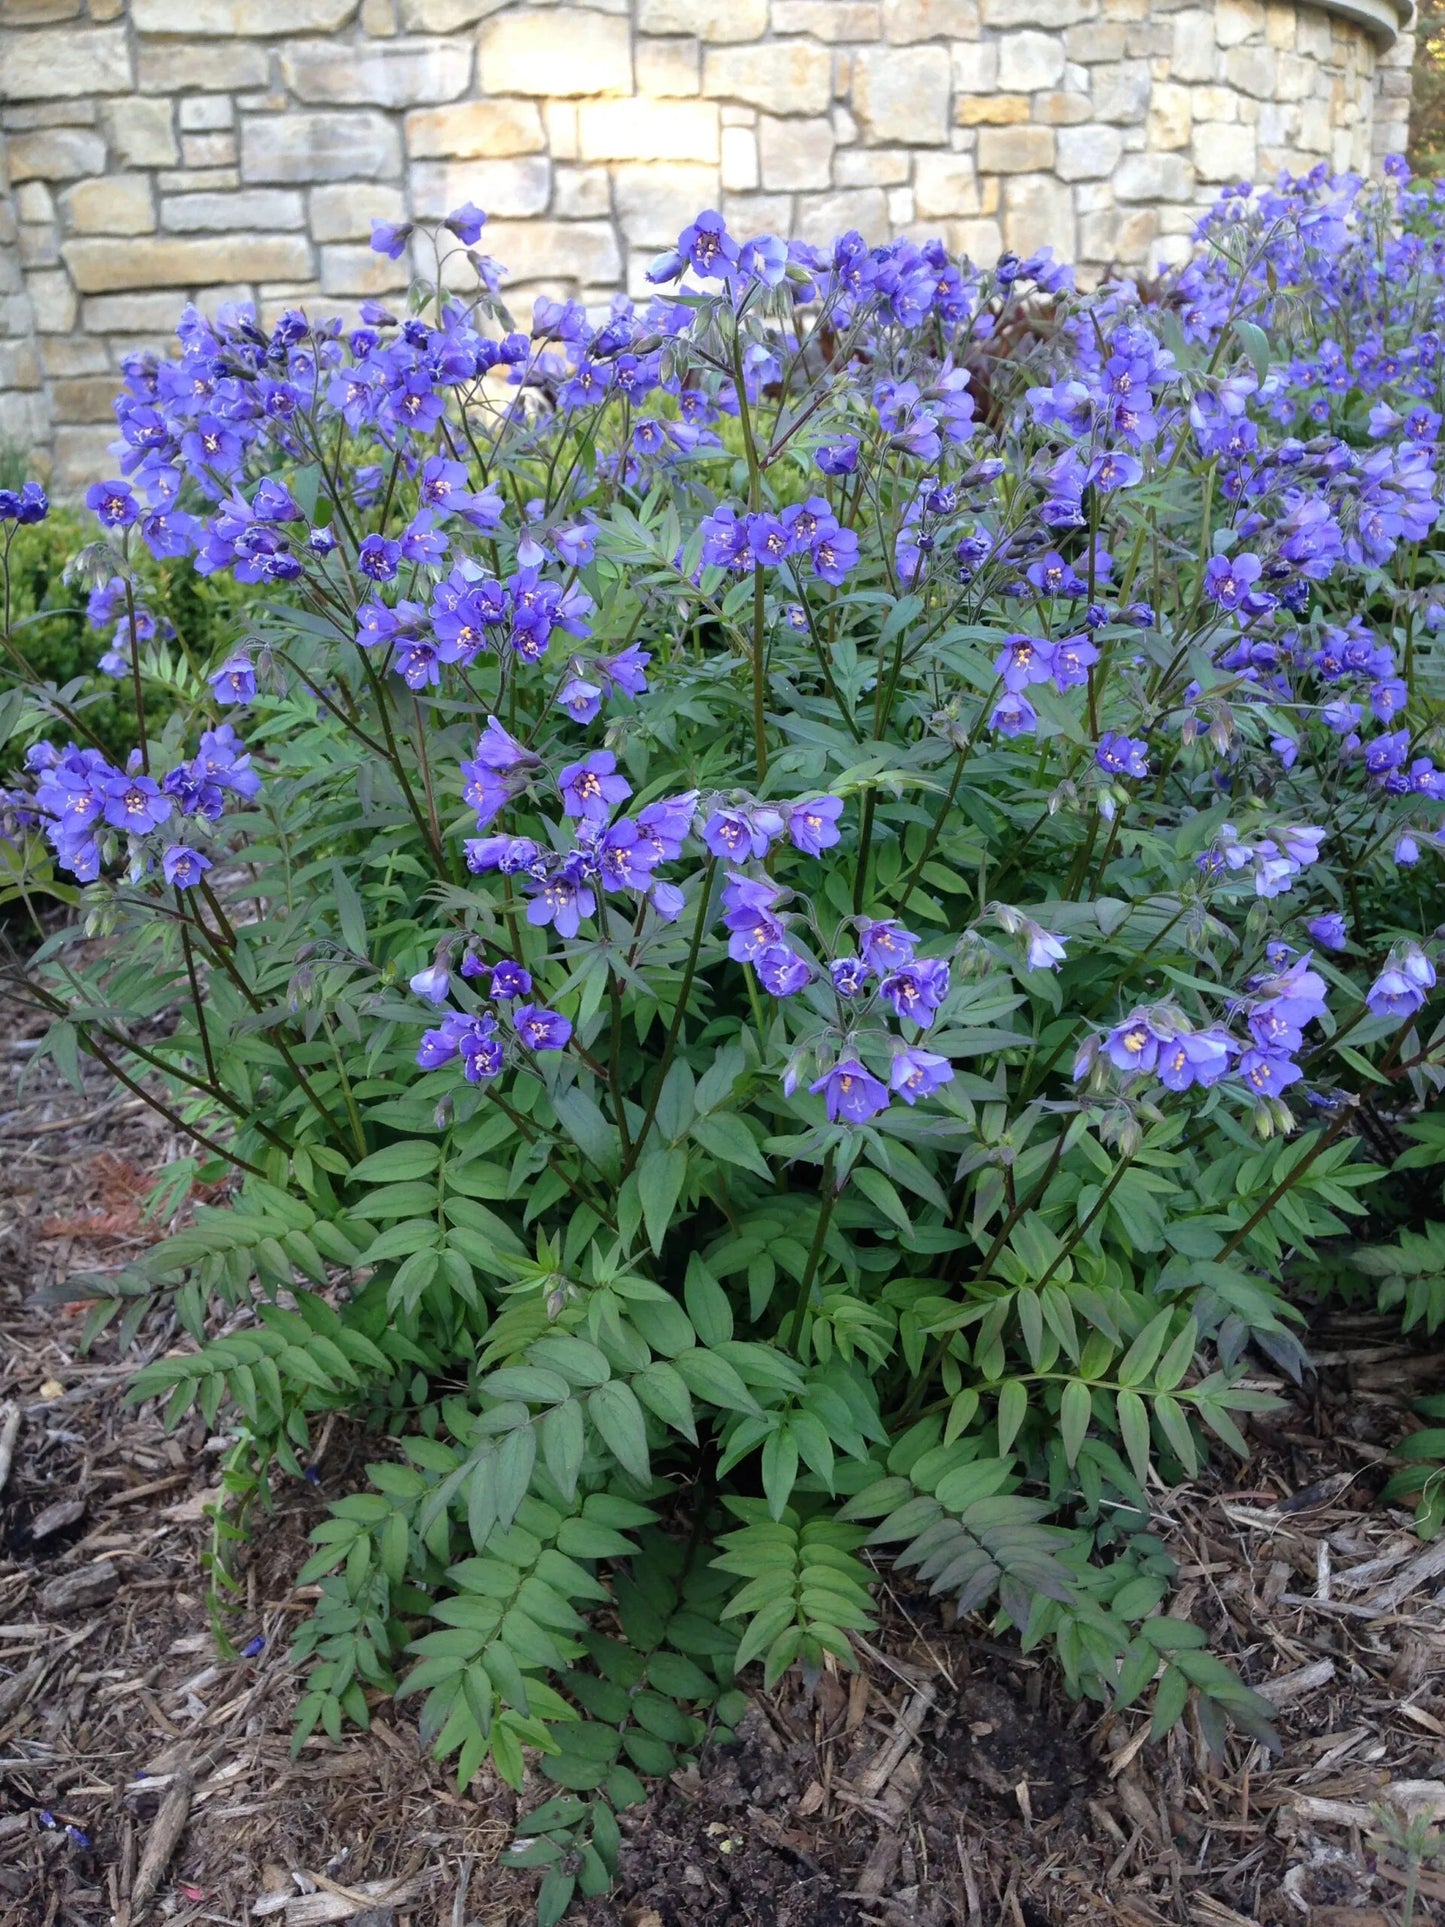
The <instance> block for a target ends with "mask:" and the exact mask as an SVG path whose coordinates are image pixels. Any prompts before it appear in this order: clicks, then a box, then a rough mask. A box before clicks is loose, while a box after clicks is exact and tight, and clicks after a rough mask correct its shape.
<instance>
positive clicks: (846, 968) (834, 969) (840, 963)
mask: <svg viewBox="0 0 1445 1927" xmlns="http://www.w3.org/2000/svg"><path fill="white" fill-rule="evenodd" d="M828 975H829V976H830V977H831V978H832V980H833V988H834V990H836V991H837V993H838V995H839V996H840V997H857V996H861V994H862V992H863V991H864V989H865V988H866V987H867V983H868V979H869V978H870V977H871V976H872V975H873V972H872V971H871V970H870V969H869V968H868V966H867V964H866V963H864V961H863V959H862V958H861V957H838V958H836V959H835V960H834V962H832V963H830V964H829V965H828Z"/></svg>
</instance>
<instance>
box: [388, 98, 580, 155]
mask: <svg viewBox="0 0 1445 1927" xmlns="http://www.w3.org/2000/svg"><path fill="white" fill-rule="evenodd" d="M405 126H406V151H407V153H408V154H410V155H411V156H412V158H413V159H414V160H457V161H476V160H502V159H506V158H508V157H509V156H510V155H513V154H541V153H545V152H546V148H547V137H546V134H545V133H544V132H543V130H542V116H541V114H540V112H539V111H538V108H537V103H536V102H535V101H534V100H508V99H505V98H501V99H498V98H488V99H486V100H458V101H452V102H450V103H448V104H447V105H446V106H444V107H420V108H417V109H416V110H415V111H414V112H412V113H410V114H408V115H407V117H406V122H405Z"/></svg>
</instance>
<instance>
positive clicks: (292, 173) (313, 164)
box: [241, 111, 401, 186]
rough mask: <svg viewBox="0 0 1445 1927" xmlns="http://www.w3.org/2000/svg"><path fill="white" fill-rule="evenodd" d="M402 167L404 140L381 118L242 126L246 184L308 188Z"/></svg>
mask: <svg viewBox="0 0 1445 1927" xmlns="http://www.w3.org/2000/svg"><path fill="white" fill-rule="evenodd" d="M400 168H401V141H400V139H399V138H398V136H397V130H396V128H395V127H394V126H393V125H392V123H391V122H390V121H389V120H387V119H386V117H385V115H383V114H379V113H374V112H360V111H358V112H353V113H317V114H267V115H266V116H265V117H264V118H262V117H261V116H259V115H257V116H255V117H253V118H250V119H247V120H245V121H243V122H242V124H241V174H242V178H243V179H244V180H246V181H247V182H261V183H270V182H275V183H277V184H280V185H283V186H285V185H293V184H294V185H296V186H305V185H307V184H308V183H310V182H312V181H347V180H356V179H363V178H372V179H375V178H377V177H380V176H382V175H387V174H390V175H395V174H397V173H398V172H399V171H400Z"/></svg>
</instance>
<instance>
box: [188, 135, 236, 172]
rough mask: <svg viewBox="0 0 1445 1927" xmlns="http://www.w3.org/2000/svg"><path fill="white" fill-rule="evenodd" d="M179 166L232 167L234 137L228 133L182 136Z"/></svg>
mask: <svg viewBox="0 0 1445 1927" xmlns="http://www.w3.org/2000/svg"><path fill="white" fill-rule="evenodd" d="M181 165H182V166H183V167H234V166H235V165H236V136H235V135H234V134H229V133H228V134H182V135H181Z"/></svg>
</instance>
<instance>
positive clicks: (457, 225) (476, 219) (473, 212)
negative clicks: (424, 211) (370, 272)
mask: <svg viewBox="0 0 1445 1927" xmlns="http://www.w3.org/2000/svg"><path fill="white" fill-rule="evenodd" d="M486 225H487V217H486V215H485V214H483V212H482V210H481V209H480V208H479V207H476V206H474V205H473V203H472V202H471V201H464V202H463V203H462V205H461V206H460V207H454V208H453V209H452V211H451V213H450V214H449V215H448V216H447V218H446V220H445V221H444V222H443V223H442V226H443V227H447V228H450V229H451V231H452V233H453V234H455V235H456V237H457V239H458V240H459V241H461V242H462V243H463V244H464V245H465V246H467V247H469V248H470V247H474V246H475V245H476V243H477V242H478V241H479V240H480V239H481V238H482V229H483V228H484V227H485V226H486ZM372 245H373V246H375V245H376V244H375V242H374V241H373V243H372Z"/></svg>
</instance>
